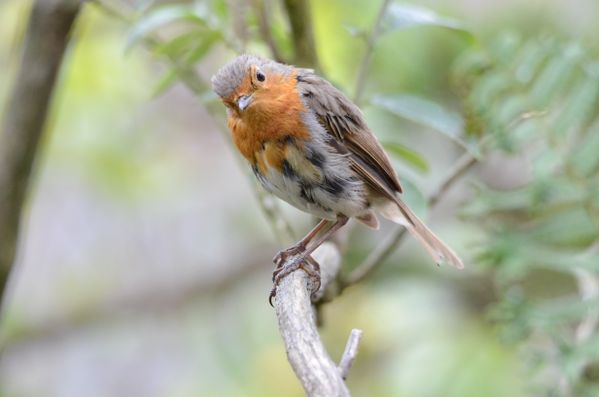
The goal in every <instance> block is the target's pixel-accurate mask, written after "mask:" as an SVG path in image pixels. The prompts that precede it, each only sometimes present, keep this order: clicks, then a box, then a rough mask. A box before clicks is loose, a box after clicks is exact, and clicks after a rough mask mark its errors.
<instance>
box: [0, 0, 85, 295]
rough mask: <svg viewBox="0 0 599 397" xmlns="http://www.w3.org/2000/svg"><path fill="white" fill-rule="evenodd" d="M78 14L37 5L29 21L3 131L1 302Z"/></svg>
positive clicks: (62, 6) (46, 0) (68, 6)
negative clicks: (43, 133) (27, 197)
mask: <svg viewBox="0 0 599 397" xmlns="http://www.w3.org/2000/svg"><path fill="white" fill-rule="evenodd" d="M79 9H80V3H79V1H76V0H38V1H36V2H35V4H34V5H33V8H32V10H31V15H30V17H29V24H28V27H27V33H26V37H25V47H24V51H23V55H22V57H21V64H20V67H19V73H18V76H17V79H16V83H15V86H14V88H13V92H12V94H11V96H10V99H9V100H8V104H7V107H6V113H5V114H4V121H3V123H2V128H1V130H0V134H1V135H0V294H1V295H2V297H3V298H4V295H5V288H6V284H7V282H8V278H9V275H10V273H11V269H12V266H13V262H14V260H15V254H16V245H17V238H18V235H19V224H20V223H21V221H22V220H21V210H22V208H23V203H24V202H25V200H26V196H27V191H28V189H29V186H30V179H31V178H30V177H31V172H32V168H33V163H34V160H35V157H36V153H37V148H38V144H39V141H40V138H41V135H42V132H43V130H44V125H45V123H46V118H47V113H48V108H49V107H50V101H51V99H52V94H53V91H54V83H55V81H56V76H57V75H58V71H59V69H60V65H61V63H62V60H63V58H64V54H65V49H66V47H67V44H68V42H69V33H70V31H71V28H72V26H73V23H74V21H75V19H76V17H77V14H78V13H79Z"/></svg>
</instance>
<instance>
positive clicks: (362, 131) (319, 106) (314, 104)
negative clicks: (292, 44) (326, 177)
mask: <svg viewBox="0 0 599 397" xmlns="http://www.w3.org/2000/svg"><path fill="white" fill-rule="evenodd" d="M297 81H298V84H297V86H298V90H299V92H300V94H301V95H302V96H303V98H304V102H305V103H306V105H307V106H308V108H309V109H310V110H311V111H312V112H314V114H315V115H316V117H317V118H318V121H319V122H320V124H322V126H323V127H324V128H325V129H326V130H327V132H328V133H329V134H331V136H332V137H334V138H335V146H337V147H338V149H339V150H340V151H342V152H349V153H350V159H351V161H352V167H353V169H354V170H355V171H356V172H357V173H358V174H360V175H361V176H362V177H363V178H364V179H365V180H366V181H367V182H368V183H369V185H371V187H372V188H374V189H375V190H376V191H378V192H379V193H381V194H382V195H383V196H386V197H389V198H391V199H393V197H395V192H401V191H402V188H401V185H400V183H399V179H398V177H397V174H396V173H395V170H394V169H393V167H392V166H391V161H390V160H389V157H388V156H387V153H385V151H384V150H383V147H382V146H381V144H380V143H379V141H378V139H377V138H376V136H375V135H374V134H373V133H372V132H371V131H370V129H369V128H368V126H367V125H366V122H365V121H364V117H363V116H362V112H361V111H360V109H359V108H358V107H357V106H356V105H354V104H353V103H352V102H351V101H350V100H349V99H348V98H347V97H346V96H345V95H344V94H343V93H342V92H341V91H339V90H338V89H337V88H335V87H333V85H332V84H331V83H329V82H328V81H327V80H325V79H323V78H322V77H319V76H317V75H315V74H314V73H312V71H310V70H307V69H301V70H300V72H299V74H298V76H297Z"/></svg>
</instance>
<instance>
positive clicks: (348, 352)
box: [339, 329, 363, 380]
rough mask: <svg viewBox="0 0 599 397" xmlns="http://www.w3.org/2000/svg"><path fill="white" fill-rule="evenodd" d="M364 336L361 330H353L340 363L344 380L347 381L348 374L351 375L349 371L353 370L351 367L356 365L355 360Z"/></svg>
mask: <svg viewBox="0 0 599 397" xmlns="http://www.w3.org/2000/svg"><path fill="white" fill-rule="evenodd" d="M362 334H363V332H362V330H361V329H352V330H351V334H350V335H349V339H348V340H347V344H346V345H345V350H344V351H343V356H341V361H339V371H340V372H341V377H342V378H343V380H345V379H347V374H348V373H349V370H350V369H351V366H352V365H353V364H354V360H355V359H356V356H357V355H358V347H359V346H360V339H362Z"/></svg>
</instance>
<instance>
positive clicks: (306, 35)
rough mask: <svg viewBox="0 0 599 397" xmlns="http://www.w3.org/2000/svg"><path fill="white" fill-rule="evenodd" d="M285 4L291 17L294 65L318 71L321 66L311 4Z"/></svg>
mask: <svg viewBox="0 0 599 397" xmlns="http://www.w3.org/2000/svg"><path fill="white" fill-rule="evenodd" d="M283 3H284V4H285V9H286V11H287V16H288V17H289V24H290V25H291V36H292V38H293V47H294V49H295V58H294V60H293V63H295V64H296V65H299V66H309V67H312V68H314V69H317V70H318V69H319V68H320V66H319V65H320V64H319V62H318V54H317V53H316V43H315V42H314V31H313V29H312V16H311V14H310V3H309V2H308V0H284V1H283Z"/></svg>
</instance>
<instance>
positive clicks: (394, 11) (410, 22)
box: [381, 3, 472, 37]
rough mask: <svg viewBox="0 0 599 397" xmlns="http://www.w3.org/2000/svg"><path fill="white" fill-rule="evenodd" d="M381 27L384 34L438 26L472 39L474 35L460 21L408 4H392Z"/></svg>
mask: <svg viewBox="0 0 599 397" xmlns="http://www.w3.org/2000/svg"><path fill="white" fill-rule="evenodd" d="M381 26H382V31H383V32H384V33H387V32H392V31H397V30H403V29H409V28H413V27H419V26H437V27H441V28H446V29H450V30H453V31H456V32H459V33H462V34H466V35H468V36H469V37H472V34H471V33H470V32H469V31H468V30H467V29H466V28H465V27H464V25H463V24H462V23H460V22H459V21H457V20H455V19H452V18H447V17H443V16H441V15H438V14H436V13H435V12H434V11H432V10H430V9H428V8H423V7H417V6H414V5H408V4H397V3H391V4H390V5H389V7H388V8H387V12H386V13H385V16H384V17H383V21H382V23H381Z"/></svg>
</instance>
